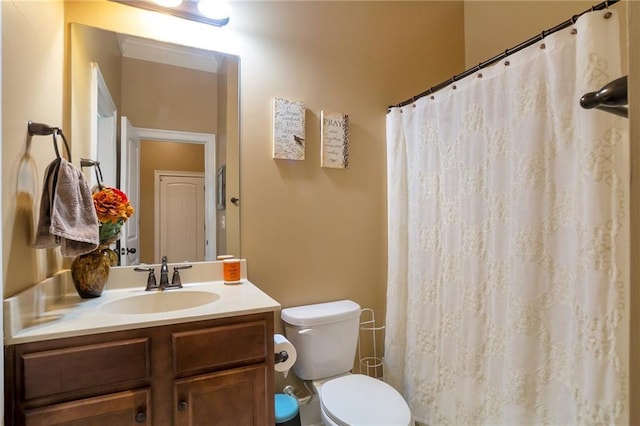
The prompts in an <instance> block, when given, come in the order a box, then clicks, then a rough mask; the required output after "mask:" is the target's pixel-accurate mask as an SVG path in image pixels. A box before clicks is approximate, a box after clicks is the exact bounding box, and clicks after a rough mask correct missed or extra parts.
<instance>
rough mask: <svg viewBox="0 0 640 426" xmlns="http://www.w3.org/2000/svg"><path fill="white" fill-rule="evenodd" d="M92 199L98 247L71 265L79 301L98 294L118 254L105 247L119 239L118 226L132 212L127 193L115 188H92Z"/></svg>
mask: <svg viewBox="0 0 640 426" xmlns="http://www.w3.org/2000/svg"><path fill="white" fill-rule="evenodd" d="M92 197H93V205H94V207H95V209H96V214H97V216H98V222H100V225H99V226H100V229H99V238H100V245H98V247H97V248H96V249H95V250H93V251H92V252H89V253H86V254H82V255H80V256H78V257H76V258H75V259H73V262H71V278H72V279H73V284H74V285H75V287H76V290H77V291H78V294H79V295H80V297H82V298H92V297H99V296H100V295H101V294H102V290H103V289H104V285H105V283H106V281H107V279H108V278H109V267H111V266H114V265H116V264H117V263H118V255H117V254H116V253H115V252H114V251H113V250H111V249H110V248H109V246H110V245H111V244H113V243H114V242H115V241H116V240H117V239H118V238H119V236H120V230H121V229H122V225H124V223H125V222H126V221H127V220H128V219H129V218H130V217H131V215H132V214H133V213H134V209H133V207H132V206H131V203H129V199H128V198H127V194H125V193H124V192H122V191H120V190H119V189H116V188H111V187H108V186H102V185H100V186H98V187H96V188H94V190H93V196H92Z"/></svg>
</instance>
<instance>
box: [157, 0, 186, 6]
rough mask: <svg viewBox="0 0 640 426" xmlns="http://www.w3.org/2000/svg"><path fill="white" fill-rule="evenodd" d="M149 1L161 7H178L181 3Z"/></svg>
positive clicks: (172, 0)
mask: <svg viewBox="0 0 640 426" xmlns="http://www.w3.org/2000/svg"><path fill="white" fill-rule="evenodd" d="M151 1H152V2H154V3H155V4H157V5H159V6H162V7H176V6H180V3H182V0H151Z"/></svg>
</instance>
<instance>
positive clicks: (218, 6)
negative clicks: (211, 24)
mask: <svg viewBox="0 0 640 426" xmlns="http://www.w3.org/2000/svg"><path fill="white" fill-rule="evenodd" d="M198 10H199V11H200V13H202V14H203V15H204V16H206V17H207V18H211V19H218V20H224V19H228V18H229V16H231V6H229V3H227V2H226V1H224V0H200V1H199V2H198Z"/></svg>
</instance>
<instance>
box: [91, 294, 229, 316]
mask: <svg viewBox="0 0 640 426" xmlns="http://www.w3.org/2000/svg"><path fill="white" fill-rule="evenodd" d="M218 299H220V295H219V294H217V293H214V292H211V291H198V290H183V289H177V290H165V291H154V292H149V293H144V294H137V295H135V296H130V297H123V298H120V299H116V300H112V301H109V302H106V303H104V304H103V305H101V306H100V310H102V311H103V312H107V313H110V314H123V315H132V314H134V315H135V314H157V313H161V312H171V311H179V310H182V309H191V308H197V307H199V306H203V305H207V304H209V303H213V302H215V301H216V300H218Z"/></svg>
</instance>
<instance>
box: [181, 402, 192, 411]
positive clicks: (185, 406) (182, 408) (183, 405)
mask: <svg viewBox="0 0 640 426" xmlns="http://www.w3.org/2000/svg"><path fill="white" fill-rule="evenodd" d="M188 406H189V404H188V403H187V401H180V402H178V410H180V411H184V410H186V409H187V407H188Z"/></svg>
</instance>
